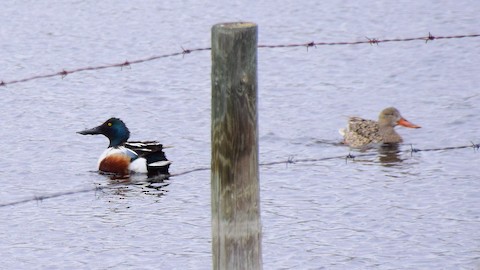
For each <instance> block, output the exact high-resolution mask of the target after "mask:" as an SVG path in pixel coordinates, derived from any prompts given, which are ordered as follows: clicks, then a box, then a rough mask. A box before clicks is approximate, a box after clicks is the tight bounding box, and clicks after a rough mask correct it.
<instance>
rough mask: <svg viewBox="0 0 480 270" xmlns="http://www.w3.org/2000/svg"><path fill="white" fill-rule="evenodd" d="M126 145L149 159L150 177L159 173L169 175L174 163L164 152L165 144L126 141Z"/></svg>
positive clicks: (148, 169)
mask: <svg viewBox="0 0 480 270" xmlns="http://www.w3.org/2000/svg"><path fill="white" fill-rule="evenodd" d="M125 147H127V148H129V149H132V150H133V151H135V152H136V153H137V154H138V155H139V156H140V157H143V158H145V159H146V160H147V171H148V177H155V176H158V175H165V176H168V175H169V174H170V173H169V172H168V169H169V167H170V164H171V163H172V162H171V161H169V160H168V159H167V157H166V156H165V152H163V145H162V144H160V143H159V142H156V141H147V142H139V141H132V142H127V143H125Z"/></svg>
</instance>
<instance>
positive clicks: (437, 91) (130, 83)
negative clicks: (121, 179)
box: [0, 0, 480, 269]
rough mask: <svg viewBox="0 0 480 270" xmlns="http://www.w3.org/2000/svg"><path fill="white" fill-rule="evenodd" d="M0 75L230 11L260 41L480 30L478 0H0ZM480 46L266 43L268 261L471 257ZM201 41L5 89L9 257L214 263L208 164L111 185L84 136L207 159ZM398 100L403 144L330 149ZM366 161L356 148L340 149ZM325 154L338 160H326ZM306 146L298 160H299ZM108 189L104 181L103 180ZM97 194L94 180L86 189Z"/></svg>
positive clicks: (478, 213) (471, 264)
mask: <svg viewBox="0 0 480 270" xmlns="http://www.w3.org/2000/svg"><path fill="white" fill-rule="evenodd" d="M2 14H3V16H1V17H0V25H1V27H0V48H1V50H0V66H1V67H2V69H1V71H0V80H4V81H7V82H8V81H11V80H17V79H22V78H26V77H30V76H33V75H39V74H49V73H54V72H59V71H62V70H63V69H66V70H72V69H75V68H80V67H87V66H95V65H104V64H111V63H121V62H124V61H126V60H128V61H133V60H136V59H142V58H146V57H150V56H154V55H161V54H167V53H174V52H179V51H181V50H182V48H185V49H193V48H199V47H210V29H211V27H212V25H214V24H216V23H220V22H232V21H251V22H255V23H257V24H258V26H259V43H260V44H289V43H307V42H311V41H315V42H323V41H325V42H333V41H358V40H366V37H368V38H376V39H383V38H405V37H419V36H426V35H428V33H429V32H430V33H431V34H432V35H437V36H443V35H461V34H478V33H479V31H480V28H479V19H480V17H479V14H480V2H479V1H476V0H465V1H433V0H420V1H395V2H391V3H387V2H385V1H321V2H318V1H311V2H301V3H300V2H298V1H280V2H278V1H261V2H260V3H253V2H252V3H247V2H242V1H233V2H232V3H230V4H224V3H223V2H221V1H211V2H207V3H204V2H201V1H172V2H165V1H136V2H132V1H113V0H107V1H89V0H85V1H82V0H79V1H32V0H26V1H13V0H6V1H3V2H2ZM479 41H480V39H479V38H466V39H452V40H434V41H432V42H428V43H427V44H425V42H422V41H415V42H402V43H382V44H379V45H368V44H364V45H357V46H317V47H316V48H309V49H308V50H307V49H306V48H302V47H298V48H283V49H259V52H258V53H259V70H258V77H259V127H260V160H261V162H274V161H287V160H289V159H293V160H300V162H296V163H294V164H288V165H286V164H278V165H269V166H261V167H260V181H261V214H262V224H263V245H262V248H263V263H264V269H480V210H479V209H480V208H479V205H480V181H479V179H480V178H479V176H478V171H477V168H478V166H479V165H480V162H479V161H480V153H479V152H478V151H475V150H474V149H473V148H464V149H455V150H439V151H420V152H413V153H412V152H410V151H409V150H410V149H411V147H414V148H417V149H432V148H443V147H448V146H463V145H469V144H471V143H472V142H473V143H480V137H479V135H480V133H479V126H478V123H480V108H479V104H480V77H479V74H480V65H479V63H480V43H479ZM210 96H211V94H210V52H209V51H204V52H195V53H192V54H188V55H185V56H183V57H182V56H177V57H171V58H163V59H159V60H156V61H151V62H146V63H142V64H137V65H132V66H130V67H124V68H111V69H105V70H100V71H86V72H79V73H75V74H70V75H68V76H66V77H65V78H63V79H62V78H61V77H53V78H48V79H39V80H34V81H29V82H25V83H18V84H12V85H7V87H1V88H0V105H1V108H2V110H1V112H0V115H1V117H0V119H1V120H0V123H1V126H0V127H1V128H0V136H1V137H2V143H1V148H2V153H3V155H2V156H1V157H0V176H1V183H2V189H0V204H2V205H4V204H8V203H12V202H19V201H22V200H25V199H31V198H35V197H37V198H41V197H42V196H48V195H52V194H58V193H65V192H70V191H71V192H72V194H69V195H65V196H59V197H55V198H49V199H44V200H33V201H30V202H25V203H20V204H16V205H10V206H3V207H0V218H1V220H2V222H1V223H0V239H1V240H0V256H1V257H2V260H1V262H0V268H1V269H210V268H211V266H212V262H211V261H212V258H211V228H210V217H211V213H210V172H209V171H208V170H200V171H196V172H192V173H187V174H183V175H179V176H175V177H172V178H170V179H169V180H168V181H166V182H165V183H153V184H149V183H145V182H144V181H142V179H141V178H140V179H136V180H137V181H138V183H136V184H125V183H124V184H122V183H114V182H112V181H110V180H109V179H108V178H107V177H105V176H102V175H99V174H97V173H96V172H95V166H96V162H97V158H98V156H99V155H100V154H101V153H102V151H103V150H104V148H105V147H106V146H107V139H106V138H104V137H100V136H95V137H93V136H92V137H86V136H80V135H78V134H76V131H79V130H82V129H84V128H87V127H93V126H96V125H98V124H100V123H102V122H103V121H105V120H106V119H108V118H109V117H112V116H116V117H120V118H122V119H123V120H124V121H125V122H126V123H127V125H128V127H129V129H130V131H131V139H133V140H152V139H156V140H159V141H161V142H162V143H164V144H165V145H172V146H174V147H173V148H169V149H167V150H166V153H167V156H168V158H169V159H171V160H172V161H173V164H172V166H171V171H172V173H182V172H185V171H189V170H193V169H196V168H205V167H208V166H209V164H210V104H211V103H210V102H211V101H210ZM388 106H395V107H397V108H398V109H399V110H400V111H401V112H402V114H403V115H404V116H405V117H406V118H407V119H408V120H410V121H411V122H413V123H415V124H418V125H421V126H422V128H421V129H418V130H410V129H405V128H398V131H399V133H401V134H402V136H403V137H404V139H405V144H404V145H401V146H400V148H399V150H400V151H401V152H400V153H397V154H383V153H379V152H377V150H371V151H368V152H357V151H355V150H350V149H348V147H345V146H342V145H338V144H337V143H338V142H339V141H340V140H341V137H340V135H339V134H338V132H337V130H338V129H339V128H342V127H344V126H345V124H346V120H347V116H350V115H358V116H363V117H366V118H370V119H375V118H376V117H377V115H378V113H379V112H380V111H381V110H382V109H383V108H385V107H388ZM349 153H350V154H352V155H355V156H357V157H356V158H355V159H354V160H346V159H345V158H343V157H345V156H347V155H348V154H349ZM329 157H338V158H331V159H328V158H329ZM302 159H303V160H305V159H311V160H313V161H309V162H305V161H303V162H302V161H301V160H302ZM98 186H100V187H103V189H102V190H97V191H94V189H95V187H98ZM81 190H90V191H87V192H76V191H81Z"/></svg>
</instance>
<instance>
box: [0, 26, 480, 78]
mask: <svg viewBox="0 0 480 270" xmlns="http://www.w3.org/2000/svg"><path fill="white" fill-rule="evenodd" d="M476 37H480V34H470V35H452V36H433V35H432V34H431V33H430V32H429V33H428V36H423V37H413V38H393V39H376V38H368V37H366V40H359V41H344V42H313V41H311V42H307V43H294V44H277V45H258V48H268V49H273V48H294V47H306V48H307V51H308V48H310V47H315V48H316V47H317V46H342V45H361V44H370V45H379V44H380V43H387V42H409V41H419V40H421V41H425V43H427V42H428V41H432V40H439V39H461V38H476ZM181 49H182V51H181V52H175V53H169V54H162V55H155V56H150V57H146V58H142V59H137V60H132V61H128V60H125V61H124V62H120V63H114V64H106V65H99V66H89V67H80V68H75V69H69V70H66V69H63V70H62V71H60V72H55V73H50V74H44V75H35V76H32V77H27V78H23V79H17V80H10V81H6V80H0V87H1V86H7V85H11V84H17V83H23V82H28V81H33V80H38V79H45V78H51V77H57V76H60V77H61V78H62V79H63V78H65V77H66V76H67V75H69V74H73V73H77V72H83V71H92V70H102V69H107V68H115V67H119V68H120V69H122V68H123V67H131V66H132V65H134V64H140V63H145V62H150V61H154V60H158V59H162V58H168V57H174V56H180V55H181V56H182V57H184V56H185V55H186V54H190V53H192V52H200V51H209V50H211V48H210V47H206V48H196V49H185V48H183V47H181Z"/></svg>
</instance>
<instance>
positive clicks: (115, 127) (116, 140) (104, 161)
mask: <svg viewBox="0 0 480 270" xmlns="http://www.w3.org/2000/svg"><path fill="white" fill-rule="evenodd" d="M77 133H79V134H82V135H97V134H103V135H105V136H106V137H107V138H108V139H109V140H110V144H109V145H108V148H107V150H105V151H104V152H103V154H102V155H101V156H100V158H99V159H98V169H99V170H100V171H101V172H106V173H113V174H115V175H116V176H120V177H128V176H129V173H130V172H138V173H146V174H147V175H148V177H152V176H156V175H168V174H169V173H168V167H169V166H170V163H171V161H169V160H167V158H166V157H165V153H164V152H163V146H162V145H161V144H160V143H158V142H156V141H144V142H141V141H130V142H127V140H128V138H129V137H130V131H129V130H128V128H127V126H126V125H125V123H124V122H123V121H122V120H120V119H118V118H110V119H108V120H107V121H106V122H105V123H103V124H101V125H100V126H98V127H94V128H92V129H86V130H83V131H79V132H77Z"/></svg>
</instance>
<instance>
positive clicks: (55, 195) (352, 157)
mask: <svg viewBox="0 0 480 270" xmlns="http://www.w3.org/2000/svg"><path fill="white" fill-rule="evenodd" d="M468 148H472V149H473V150H474V151H478V150H479V149H480V144H476V143H474V142H471V144H469V145H460V146H448V147H437V148H426V149H418V148H414V147H413V145H410V149H406V150H398V149H396V148H395V147H394V148H391V150H388V149H390V148H387V151H383V152H377V151H372V152H367V153H358V154H355V155H354V154H352V153H351V152H349V153H348V154H347V155H336V156H330V157H322V158H300V159H295V158H294V157H293V156H289V157H288V158H287V159H286V160H278V161H272V162H261V163H259V166H274V165H287V166H288V165H289V164H298V163H317V162H321V161H328V160H335V159H339V160H345V162H346V163H348V161H349V160H351V161H355V159H358V158H360V157H374V156H378V155H388V154H402V153H403V154H405V153H410V154H411V155H412V156H413V154H414V153H418V152H434V151H450V150H458V149H468ZM208 170H210V167H207V166H204V167H198V168H194V169H190V170H186V171H183V172H179V173H172V174H171V175H170V178H174V177H178V176H181V175H186V174H191V173H194V172H199V171H208ZM163 180H165V179H164V178H162V179H161V181H160V182H163ZM155 181H157V180H155ZM141 183H145V184H149V183H155V182H149V181H148V179H147V180H146V181H143V182H139V181H132V182H128V181H120V182H117V184H115V185H110V186H104V185H99V186H95V187H93V188H83V189H78V190H72V191H65V192H58V193H53V194H48V195H42V196H33V197H30V198H26V199H22V200H18V201H13V202H7V203H0V208H3V207H8V206H16V205H20V204H25V203H29V202H33V201H36V202H42V201H44V200H47V199H53V198H58V197H62V196H68V195H75V194H80V193H87V192H99V191H103V190H106V189H117V188H118V187H119V186H121V187H122V186H126V185H131V184H133V185H138V184H141Z"/></svg>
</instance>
